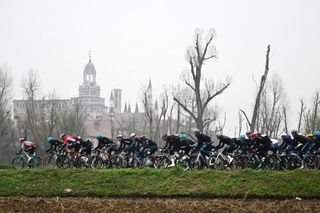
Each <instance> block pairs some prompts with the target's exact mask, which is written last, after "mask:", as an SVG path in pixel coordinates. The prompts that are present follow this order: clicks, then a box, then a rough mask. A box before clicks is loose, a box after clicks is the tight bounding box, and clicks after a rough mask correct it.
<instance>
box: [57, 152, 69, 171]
mask: <svg viewBox="0 0 320 213" xmlns="http://www.w3.org/2000/svg"><path fill="white" fill-rule="evenodd" d="M56 165H57V167H58V168H60V169H67V168H69V167H70V160H69V158H68V157H67V156H66V155H60V156H59V157H58V158H57V161H56Z"/></svg>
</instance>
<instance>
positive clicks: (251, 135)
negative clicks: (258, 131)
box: [247, 133, 256, 138]
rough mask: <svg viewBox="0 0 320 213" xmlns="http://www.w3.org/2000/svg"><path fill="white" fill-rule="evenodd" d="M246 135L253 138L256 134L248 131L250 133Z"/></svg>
mask: <svg viewBox="0 0 320 213" xmlns="http://www.w3.org/2000/svg"><path fill="white" fill-rule="evenodd" d="M247 136H248V138H253V137H255V136H256V135H255V134H252V133H250V134H248V135H247Z"/></svg>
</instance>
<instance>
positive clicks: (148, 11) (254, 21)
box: [0, 0, 320, 134]
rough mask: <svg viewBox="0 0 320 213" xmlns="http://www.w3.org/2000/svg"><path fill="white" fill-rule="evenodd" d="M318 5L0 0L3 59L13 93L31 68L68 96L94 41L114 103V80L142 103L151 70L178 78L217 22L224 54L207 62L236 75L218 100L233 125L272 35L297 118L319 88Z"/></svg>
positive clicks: (293, 1) (276, 65)
mask: <svg viewBox="0 0 320 213" xmlns="http://www.w3.org/2000/svg"><path fill="white" fill-rule="evenodd" d="M319 11H320V1H317V0H314V1H311V0H305V1H302V0H301V1H298V0H287V1H280V0H268V1H258V0H247V1H240V0H234V1H228V0H226V1H213V0H208V1H203V0H194V1H187V0H181V1H177V0H168V1H152V0H145V1H139V0H135V1H131V0H128V1H121V0H120V1H97V0H90V1H89V0H67V1H65V0H62V1H58V0H52V1H45V0H38V1H36V0H28V1H25V0H21V1H16V0H0V26H1V33H0V64H1V65H2V64H7V65H9V66H10V67H11V70H12V74H13V77H14V98H15V99H20V98H22V95H21V89H20V88H21V78H22V76H23V75H26V73H27V72H28V71H29V70H30V69H35V70H38V73H39V77H40V79H41V84H42V92H43V93H47V92H49V91H53V90H55V91H56V93H57V94H58V96H59V97H60V98H70V97H76V96H78V87H79V85H80V84H81V83H82V79H83V70H84V67H85V65H86V63H87V62H88V52H89V50H91V51H92V62H93V63H94V65H95V67H96V70H97V82H98V84H99V85H100V86H101V94H102V97H104V98H106V105H109V101H108V100H109V96H110V91H111V89H112V88H121V89H122V94H123V102H125V101H130V103H131V105H135V102H136V99H137V97H138V94H139V90H140V88H141V85H143V84H147V82H148V80H149V78H151V80H152V84H153V88H154V91H155V92H156V94H157V93H158V92H159V91H160V90H161V89H162V88H163V86H164V85H170V84H176V83H177V82H178V81H179V76H180V72H181V70H183V69H184V68H185V67H187V63H186V61H185V58H184V56H185V52H186V48H187V46H188V45H190V44H191V42H192V39H193V35H194V31H195V29H196V28H201V29H203V30H204V31H207V30H208V29H209V28H211V27H213V28H214V29H215V31H216V33H217V37H216V39H215V41H214V42H215V44H216V47H217V51H218V55H219V58H218V60H216V61H212V62H210V63H208V64H206V66H205V67H204V69H205V73H206V75H207V76H208V77H211V78H213V79H215V80H216V81H220V80H224V79H225V77H226V76H231V77H232V79H233V81H232V85H231V87H230V88H228V89H227V90H226V91H225V93H223V94H222V95H221V96H220V97H219V98H217V99H216V102H217V103H218V104H219V105H220V106H221V107H222V109H223V110H224V111H225V112H226V113H227V119H228V121H227V124H226V131H227V132H232V133H233V132H234V127H235V126H236V125H237V113H238V110H239V108H242V109H245V110H247V111H251V110H252V105H253V100H254V89H255V84H254V83H253V80H252V76H255V78H256V79H259V77H260V76H261V74H262V73H263V71H264V65H265V54H266V48H267V45H268V44H270V45H271V54H270V77H271V75H272V73H277V74H278V75H279V76H280V77H281V78H282V79H283V81H284V83H285V85H284V86H285V89H286V91H287V94H288V97H289V101H290V106H291V116H290V117H291V119H290V126H293V127H296V126H297V124H296V123H297V121H296V120H297V119H296V117H297V110H298V107H299V98H300V97H304V98H305V100H306V101H307V103H308V104H309V103H310V99H311V97H312V95H313V94H314V92H315V91H316V90H319V89H320V86H319V79H320V60H319V59H320V12H319ZM230 134H231V133H230Z"/></svg>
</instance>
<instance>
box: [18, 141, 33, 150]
mask: <svg viewBox="0 0 320 213" xmlns="http://www.w3.org/2000/svg"><path fill="white" fill-rule="evenodd" d="M30 147H35V145H34V144H33V143H32V142H31V141H22V142H21V146H20V149H21V150H23V149H27V148H30Z"/></svg>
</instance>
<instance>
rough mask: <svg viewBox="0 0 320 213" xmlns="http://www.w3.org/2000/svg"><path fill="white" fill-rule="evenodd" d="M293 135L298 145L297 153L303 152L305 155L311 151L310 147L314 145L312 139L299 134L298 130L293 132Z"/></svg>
mask: <svg viewBox="0 0 320 213" xmlns="http://www.w3.org/2000/svg"><path fill="white" fill-rule="evenodd" d="M291 135H292V136H293V139H294V140H295V141H296V142H297V143H298V145H297V146H296V148H295V149H296V150H297V151H302V154H304V153H305V152H306V151H307V150H308V149H309V146H311V145H312V144H313V141H312V139H310V138H307V137H306V136H303V135H301V134H299V133H298V131H297V130H292V131H291Z"/></svg>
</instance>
